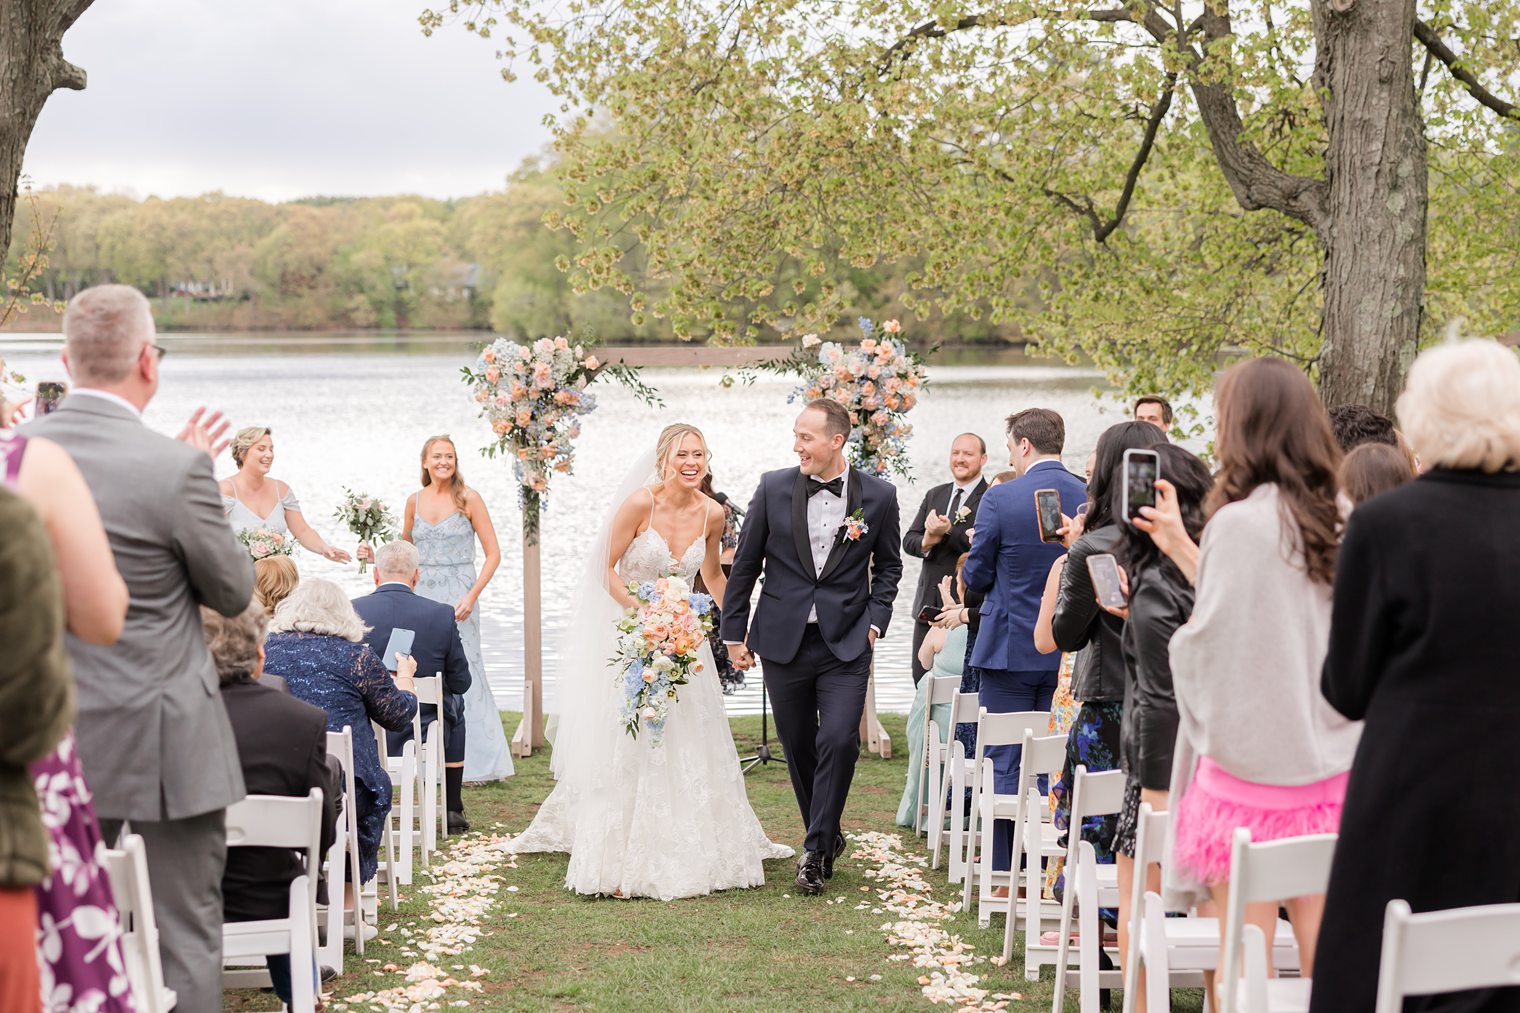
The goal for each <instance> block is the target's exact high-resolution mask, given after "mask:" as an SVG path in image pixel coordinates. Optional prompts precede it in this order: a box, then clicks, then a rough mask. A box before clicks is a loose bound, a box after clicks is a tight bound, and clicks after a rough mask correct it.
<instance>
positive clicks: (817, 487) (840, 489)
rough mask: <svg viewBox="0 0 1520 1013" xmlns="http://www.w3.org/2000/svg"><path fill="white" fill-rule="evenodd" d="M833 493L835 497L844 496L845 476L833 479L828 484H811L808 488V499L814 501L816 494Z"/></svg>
mask: <svg viewBox="0 0 1520 1013" xmlns="http://www.w3.org/2000/svg"><path fill="white" fill-rule="evenodd" d="M824 491H827V492H831V493H833V494H834V495H835V496H843V495H844V476H843V475H840V476H839V477H838V478H831V479H829V480H828V481H827V482H809V483H808V487H807V494H808V499H812V498H813V496H814V495H815V494H816V493H820V492H824Z"/></svg>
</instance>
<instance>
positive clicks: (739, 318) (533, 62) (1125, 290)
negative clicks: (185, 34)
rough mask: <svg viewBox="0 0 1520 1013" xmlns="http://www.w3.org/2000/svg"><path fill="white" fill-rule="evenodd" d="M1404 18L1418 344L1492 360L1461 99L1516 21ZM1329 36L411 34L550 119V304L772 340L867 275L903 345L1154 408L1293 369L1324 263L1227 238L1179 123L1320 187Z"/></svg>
mask: <svg viewBox="0 0 1520 1013" xmlns="http://www.w3.org/2000/svg"><path fill="white" fill-rule="evenodd" d="M1330 6H1332V7H1334V8H1335V10H1336V11H1337V12H1342V13H1344V12H1346V11H1350V10H1351V8H1352V7H1353V6H1354V5H1353V4H1352V3H1349V2H1348V3H1331V4H1330ZM1410 11H1411V13H1412V15H1413V18H1414V20H1415V21H1416V22H1417V23H1418V25H1419V27H1420V28H1422V29H1423V30H1425V31H1426V32H1429V33H1430V34H1431V36H1432V38H1433V39H1434V42H1433V43H1432V44H1428V45H1426V46H1423V47H1422V46H1420V45H1418V44H1416V45H1415V46H1414V47H1413V49H1414V51H1413V52H1412V53H1411V54H1409V55H1410V58H1411V59H1413V60H1414V61H1416V62H1415V64H1414V67H1415V68H1416V70H1417V71H1418V73H1417V75H1416V78H1417V87H1418V90H1419V100H1420V105H1421V112H1422V115H1423V118H1424V128H1425V134H1426V138H1427V141H1428V143H1429V147H1430V154H1429V166H1430V208H1429V229H1430V231H1429V237H1428V244H1427V259H1428V268H1429V273H1428V285H1427V291H1426V313H1425V316H1424V321H1425V330H1426V333H1427V334H1435V333H1438V332H1439V331H1440V329H1441V328H1442V327H1443V326H1444V325H1445V324H1446V323H1448V322H1449V321H1450V320H1451V319H1452V318H1454V317H1464V318H1466V319H1467V321H1468V326H1469V329H1471V330H1475V331H1478V332H1494V331H1497V330H1500V329H1502V328H1505V327H1507V326H1508V325H1510V324H1512V322H1513V321H1514V319H1515V317H1516V315H1517V311H1520V274H1517V273H1516V271H1515V258H1516V255H1517V252H1516V251H1517V249H1520V246H1517V243H1516V239H1517V238H1520V237H1517V235H1516V230H1517V228H1520V225H1517V221H1520V216H1517V215H1516V211H1517V210H1520V202H1517V200H1516V192H1517V188H1520V161H1517V154H1520V152H1517V145H1516V129H1517V126H1520V124H1517V122H1516V118H1517V115H1520V114H1517V113H1516V110H1515V109H1514V108H1513V107H1511V106H1508V104H1507V103H1505V102H1503V101H1502V100H1500V99H1494V102H1492V103H1485V104H1486V105H1488V108H1480V107H1479V103H1478V102H1476V101H1474V99H1473V97H1472V96H1473V94H1476V93H1477V92H1478V91H1482V92H1483V94H1485V95H1488V97H1489V98H1493V96H1492V95H1491V94H1489V93H1490V92H1493V91H1503V90H1505V86H1507V85H1510V84H1512V83H1513V81H1512V75H1511V71H1512V68H1513V47H1514V45H1515V40H1516V39H1517V38H1520V3H1517V2H1516V0H1498V2H1491V0H1421V2H1420V3H1419V5H1418V9H1417V10H1416V8H1415V4H1414V3H1413V2H1411V3H1410ZM1331 16H1332V15H1331V14H1330V13H1329V11H1328V8H1327V7H1326V6H1325V3H1324V2H1323V0H1314V3H1312V4H1311V3H1306V2H1287V3H1272V2H1266V3H1259V4H1250V5H1243V4H1237V5H1236V7H1235V9H1234V10H1232V9H1231V7H1230V5H1229V4H1228V3H1226V2H1224V0H1209V3H1208V4H1207V5H1205V4H1202V3H1198V2H1188V3H1182V2H1178V3H1175V4H1173V3H1157V2H1152V0H1130V2H1123V0H1119V2H1114V3H1110V4H1095V3H1082V4H1076V5H1050V4H1047V3H1043V2H1040V0H984V2H977V3H969V2H960V3H946V2H943V0H898V2H892V3H888V2H886V0H850V2H847V3H839V2H836V0H744V2H731V0H712V2H694V0H687V2H680V0H616V2H612V0H567V2H565V3H561V4H553V5H544V4H539V3H535V2H533V0H490V2H485V3H478V2H466V0H449V3H448V6H447V7H444V8H439V9H437V10H430V11H426V12H424V13H423V15H422V24H423V27H424V30H425V31H432V30H435V29H437V28H439V27H441V26H443V25H445V24H447V23H450V22H460V23H462V24H463V27H464V28H466V29H467V30H470V31H473V32H476V33H478V34H481V35H487V36H491V37H493V38H496V39H498V40H499V44H500V46H501V49H502V52H503V56H504V57H505V59H506V60H507V67H506V75H507V76H508V77H509V78H511V77H512V76H513V75H516V74H519V73H522V74H528V75H531V76H532V77H534V78H535V79H536V80H538V81H540V82H542V83H544V84H546V85H547V86H548V87H550V88H551V89H553V90H554V91H555V92H556V93H557V94H559V95H560V96H561V97H562V99H563V105H562V106H561V108H560V111H559V112H558V113H557V114H555V115H553V116H552V117H550V119H551V122H552V125H553V127H554V130H555V134H556V148H557V150H558V152H559V153H560V155H561V161H560V162H559V165H558V168H559V174H560V178H561V179H562V180H563V181H564V186H565V188H566V196H565V205H566V206H565V207H564V208H562V209H558V210H556V211H554V212H552V213H551V214H550V215H549V216H548V218H547V221H548V222H549V224H550V225H551V226H553V227H555V228H557V229H560V230H562V231H563V232H565V233H568V234H569V235H570V236H572V237H574V239H575V248H574V251H573V252H572V253H571V254H570V255H569V256H568V260H567V261H566V262H563V263H564V265H565V266H566V267H567V268H568V270H569V272H570V276H571V279H572V281H573V283H574V285H575V286H576V287H577V288H578V289H584V290H587V291H590V292H599V291H606V290H608V289H611V290H615V291H619V292H622V293H624V294H625V295H626V297H627V299H628V302H629V305H630V306H631V307H632V311H633V313H634V317H635V319H643V318H645V317H646V316H647V317H652V318H654V319H656V320H665V321H669V325H670V327H671V329H672V330H673V332H674V333H675V334H677V335H680V336H699V335H701V336H706V335H711V336H713V337H715V338H716V339H718V340H724V341H736V342H747V341H754V340H762V339H764V338H765V337H766V336H767V335H768V334H773V333H775V331H778V330H779V331H780V332H782V333H784V334H787V335H795V334H798V333H801V332H803V331H808V330H818V329H820V328H824V327H828V326H830V325H832V324H833V323H834V322H835V321H836V320H838V319H839V318H840V317H841V316H843V315H845V314H846V313H847V312H849V309H848V306H849V303H850V300H851V298H852V297H853V293H852V290H851V285H850V282H851V279H852V278H853V277H855V276H856V275H857V273H858V272H861V271H877V270H881V269H882V267H883V265H890V267H889V268H888V269H889V270H892V269H896V270H901V271H903V275H902V277H903V280H904V282H905V283H906V289H905V291H903V292H902V293H901V296H900V298H901V300H902V302H903V304H904V305H905V306H906V307H908V308H909V309H910V311H912V313H914V314H918V315H919V317H920V319H922V316H923V315H925V314H928V313H931V312H942V313H951V314H963V315H965V316H967V317H970V318H973V319H975V318H978V317H983V316H985V317H986V318H987V319H990V320H992V321H994V323H995V324H996V325H997V326H999V327H1011V328H1013V329H1015V330H1016V331H1018V332H1020V333H1023V334H1026V335H1029V336H1031V337H1034V338H1037V339H1038V340H1039V341H1040V343H1041V344H1042V345H1043V346H1044V348H1045V349H1046V350H1047V351H1049V352H1052V353H1056V354H1060V355H1065V356H1070V357H1075V356H1078V355H1085V356H1089V357H1091V358H1092V359H1094V360H1095V361H1097V362H1098V363H1099V364H1100V365H1102V366H1103V367H1105V368H1106V369H1107V370H1108V371H1109V372H1110V374H1112V375H1114V376H1115V377H1116V378H1120V379H1122V380H1123V381H1124V382H1125V383H1126V384H1127V386H1128V387H1129V388H1130V389H1132V390H1167V391H1181V390H1184V389H1189V388H1192V389H1197V388H1199V387H1202V386H1204V385H1206V384H1207V383H1208V381H1209V380H1210V378H1211V376H1212V372H1213V368H1214V365H1215V363H1216V361H1217V354H1218V353H1220V352H1221V351H1222V350H1225V349H1227V348H1231V347H1236V348H1244V349H1246V350H1248V351H1250V352H1253V353H1277V354H1281V355H1284V356H1287V357H1289V358H1292V359H1295V360H1297V361H1300V362H1302V363H1304V364H1305V365H1306V366H1308V365H1310V364H1312V362H1313V361H1314V360H1315V358H1316V356H1317V355H1318V354H1319V350H1320V343H1321V334H1320V320H1321V309H1322V285H1321V282H1322V279H1321V276H1320V272H1321V268H1322V265H1323V257H1324V248H1323V245H1322V244H1323V243H1324V242H1326V241H1328V240H1327V238H1326V236H1325V235H1324V234H1323V233H1322V234H1320V235H1316V232H1315V229H1314V228H1312V227H1311V226H1310V225H1309V224H1306V223H1305V222H1304V221H1303V220H1300V218H1295V217H1290V216H1289V214H1286V213H1281V212H1280V211H1276V210H1245V207H1250V206H1255V207H1273V206H1276V204H1283V205H1286V204H1288V203H1291V201H1290V200H1289V199H1288V198H1279V200H1278V201H1277V202H1276V204H1274V202H1272V201H1269V200H1266V199H1261V200H1258V198H1257V197H1256V196H1253V195H1252V194H1251V193H1249V192H1245V193H1242V189H1246V190H1247V191H1248V190H1249V188H1248V187H1243V185H1242V183H1241V175H1240V173H1239V172H1236V173H1233V174H1232V173H1230V172H1228V171H1222V170H1221V166H1222V165H1223V164H1224V162H1226V161H1228V160H1227V159H1225V158H1224V156H1222V155H1221V154H1220V152H1219V150H1218V149H1219V147H1220V138H1221V133H1220V130H1219V123H1220V122H1221V121H1220V119H1219V118H1218V117H1217V116H1216V117H1215V118H1214V119H1213V120H1210V118H1209V117H1208V116H1205V115H1204V108H1203V100H1202V99H1201V98H1200V95H1205V94H1207V93H1209V90H1210V89H1213V90H1214V91H1213V94H1214V95H1216V96H1220V95H1222V96H1223V103H1224V104H1227V105H1230V106H1232V107H1233V112H1232V113H1231V116H1234V115H1235V114H1236V113H1238V116H1239V121H1238V123H1237V124H1236V126H1237V127H1238V133H1237V134H1236V136H1234V137H1233V138H1231V139H1230V143H1232V144H1235V145H1237V148H1238V147H1241V146H1247V147H1249V148H1251V149H1252V151H1253V152H1255V153H1259V155H1260V157H1261V159H1262V161H1261V162H1260V165H1261V166H1262V167H1263V168H1262V173H1263V174H1267V175H1270V174H1273V173H1275V176H1272V178H1273V179H1274V180H1281V179H1287V180H1288V181H1289V182H1290V183H1294V182H1299V183H1303V184H1304V185H1309V184H1313V185H1321V184H1319V183H1318V182H1317V181H1318V180H1319V179H1320V178H1321V177H1323V175H1324V172H1325V154H1324V153H1325V151H1326V146H1327V143H1328V134H1329V130H1328V126H1327V121H1326V113H1325V104H1324V96H1323V94H1322V92H1321V91H1320V88H1321V87H1322V79H1321V78H1319V77H1317V72H1318V71H1322V70H1323V69H1324V68H1323V66H1321V67H1318V68H1317V67H1316V62H1315V61H1316V58H1317V57H1319V56H1321V55H1322V54H1320V53H1319V51H1318V47H1317V45H1316V30H1317V29H1316V22H1317V21H1318V25H1319V28H1320V29H1321V30H1322V29H1323V27H1324V24H1325V19H1326V18H1327V17H1331ZM1335 16H1339V15H1335ZM1354 16H1355V15H1354V13H1352V14H1347V15H1346V17H1354ZM1200 26H1202V27H1200ZM1440 47H1445V48H1446V51H1447V52H1448V53H1453V52H1454V54H1455V55H1454V57H1453V59H1451V60H1446V59H1445V58H1444V57H1442V58H1437V56H1436V54H1437V52H1438V50H1439V49H1440ZM1380 58H1383V59H1386V58H1387V56H1386V54H1384V56H1383V57H1380ZM1448 63H1449V64H1450V65H1451V67H1452V68H1454V70H1453V72H1448V67H1447V66H1444V65H1443V64H1448ZM1369 72H1370V67H1369ZM1463 74H1465V75H1467V77H1468V78H1469V79H1470V80H1459V79H1458V77H1459V76H1460V75H1463ZM1495 110H1498V111H1499V113H1500V115H1495V114H1494V112H1495ZM1215 111H1216V112H1217V108H1216V110H1215ZM609 120H610V121H613V122H615V123H617V124H619V125H620V126H621V128H622V129H619V130H609V129H607V128H606V124H607V122H608V121H609ZM1227 125H1228V124H1227ZM1268 163H1270V165H1269V164H1268ZM1385 171H1387V172H1397V171H1400V167H1399V166H1396V165H1391V166H1388V167H1387V168H1386V170H1385ZM1332 210H1333V209H1332ZM1410 213H1411V215H1412V216H1413V218H1412V220H1411V227H1416V226H1419V225H1421V223H1420V221H1419V219H1420V218H1422V217H1423V215H1422V213H1421V211H1420V209H1418V208H1412V209H1410ZM1376 310H1377V308H1376V307H1372V308H1369V311H1376ZM1383 311H1385V312H1393V311H1392V310H1391V309H1389V308H1387V307H1384V308H1383ZM906 319H907V318H906V317H905V320H906Z"/></svg>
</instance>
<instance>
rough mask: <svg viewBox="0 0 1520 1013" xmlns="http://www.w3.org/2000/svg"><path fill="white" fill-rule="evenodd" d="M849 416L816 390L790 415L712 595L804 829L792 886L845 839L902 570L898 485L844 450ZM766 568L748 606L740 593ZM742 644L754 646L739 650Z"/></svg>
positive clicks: (816, 888)
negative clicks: (788, 456) (869, 471)
mask: <svg viewBox="0 0 1520 1013" xmlns="http://www.w3.org/2000/svg"><path fill="white" fill-rule="evenodd" d="M849 435H850V415H849V412H847V411H846V410H845V409H844V408H843V407H842V406H840V405H839V404H838V403H837V402H835V401H829V400H820V401H814V402H813V403H812V404H810V405H808V406H807V407H806V408H805V409H803V411H802V414H801V415H799V416H798V417H797V422H796V425H795V426H794V427H793V436H794V442H793V450H794V451H795V452H796V454H797V459H798V463H799V466H798V467H796V468H787V469H785V470H782V471H772V472H769V473H768V474H766V475H763V476H761V478H760V487H759V488H758V489H756V490H755V496H754V499H752V500H751V501H750V504H749V512H748V514H747V515H746V516H745V521H744V527H743V529H742V530H741V531H740V533H739V548H738V550H737V551H736V552H735V554H734V567H733V573H732V574H731V575H730V576H729V578H728V590H727V591H726V592H725V594H724V598H723V629H722V632H723V639H724V641H725V642H726V643H728V644H729V645H730V646H729V654H730V656H731V657H732V659H733V662H734V664H735V665H737V666H738V667H739V668H742V669H748V668H749V667H750V666H751V665H753V664H754V656H759V658H760V660H761V661H762V662H764V666H765V673H764V674H765V688H766V691H767V692H768V693H769V694H770V700H771V706H772V707H774V708H775V713H776V736H777V738H779V739H780V740H781V745H782V747H783V748H784V749H785V751H786V763H787V769H788V771H790V773H791V776H792V791H793V793H794V794H796V796H797V805H798V808H800V809H801V810H802V821H803V823H804V824H806V826H807V840H806V843H805V844H804V845H803V847H804V850H803V852H802V857H801V858H800V859H799V860H798V862H797V887H798V889H799V890H801V891H802V892H803V893H804V894H809V895H817V894H820V893H822V892H823V883H824V880H826V879H829V878H830V877H832V876H833V874H834V860H835V859H836V858H838V857H839V855H840V854H841V853H842V852H843V851H844V836H843V835H842V834H841V833H840V830H839V824H840V818H841V816H842V815H843V813H844V803H845V799H846V798H847V797H848V795H849V792H850V781H851V780H852V779H853V778H854V776H855V760H856V758H857V757H858V756H859V754H860V716H861V712H862V711H863V710H864V708H865V699H866V683H867V681H868V680H869V679H870V677H871V655H872V651H873V650H874V649H875V646H876V639H877V638H878V637H880V636H881V635H882V634H883V633H885V632H886V631H887V624H888V623H889V622H890V621H891V618H892V602H893V600H894V599H895V598H896V597H897V582H898V580H899V579H900V578H901V577H902V555H901V550H900V549H899V541H898V519H897V490H896V489H895V488H893V486H892V484H891V483H890V482H884V481H882V480H881V479H879V478H876V477H875V476H872V475H865V474H862V473H861V472H860V471H859V470H858V469H855V468H851V467H850V466H849V465H848V464H847V463H846V461H845V457H844V445H845V442H846V441H847V440H848V439H849ZM762 573H763V574H764V576H765V585H764V587H763V589H762V590H761V592H760V603H759V604H758V605H757V606H756V607H755V610H754V618H753V619H751V618H750V592H751V591H753V590H754V587H755V581H756V580H757V579H758V578H759V577H760V576H761V574H762ZM751 652H753V654H752V653H751Z"/></svg>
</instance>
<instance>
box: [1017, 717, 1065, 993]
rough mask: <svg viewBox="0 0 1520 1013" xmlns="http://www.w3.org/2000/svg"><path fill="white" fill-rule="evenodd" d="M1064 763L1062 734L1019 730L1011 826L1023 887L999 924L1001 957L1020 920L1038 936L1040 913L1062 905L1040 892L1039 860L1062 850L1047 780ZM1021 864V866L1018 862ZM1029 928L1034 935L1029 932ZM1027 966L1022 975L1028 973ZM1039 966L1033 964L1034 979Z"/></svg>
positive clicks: (1053, 914)
mask: <svg viewBox="0 0 1520 1013" xmlns="http://www.w3.org/2000/svg"><path fill="white" fill-rule="evenodd" d="M1065 764H1066V736H1065V735H1064V734H1063V735H1040V736H1036V735H1034V734H1032V733H1031V734H1028V735H1025V736H1024V753H1023V755H1022V757H1021V758H1020V761H1019V791H1018V794H1019V797H1020V798H1022V799H1023V800H1024V804H1023V806H1021V807H1020V809H1019V815H1018V820H1017V821H1016V822H1015V824H1014V830H1013V859H1012V862H1011V863H1010V864H1011V865H1012V867H1013V869H1014V870H1015V874H1014V880H1013V881H1014V883H1015V884H1016V885H1018V884H1022V885H1023V887H1024V900H1023V901H1022V902H1015V904H1014V913H1013V917H1012V918H1010V919H1008V921H1007V922H1006V923H1005V924H1004V925H1003V960H1004V961H1007V960H1011V959H1012V958H1013V934H1014V932H1015V931H1016V929H1017V928H1018V925H1019V922H1020V919H1022V920H1023V924H1024V933H1025V938H1026V939H1028V938H1034V939H1036V940H1038V939H1039V938H1040V932H1041V931H1043V926H1044V921H1045V918H1047V917H1049V918H1050V919H1051V920H1052V921H1056V920H1058V919H1059V918H1060V917H1061V905H1059V904H1057V903H1056V902H1055V901H1048V900H1045V898H1044V892H1045V882H1044V880H1045V870H1044V863H1045V860H1046V859H1048V858H1054V857H1057V856H1059V855H1062V854H1064V853H1065V850H1064V849H1063V848H1062V847H1061V846H1060V844H1059V840H1060V832H1059V831H1058V830H1056V827H1055V824H1054V823H1053V822H1051V813H1050V796H1049V785H1050V782H1051V780H1052V779H1053V778H1055V777H1056V775H1058V774H1060V772H1061V768H1062V767H1063V766H1065ZM1042 776H1043V777H1044V778H1046V793H1045V794H1041V793H1040V780H1039V779H1040V778H1041V777H1042ZM1021 866H1022V868H1021ZM1030 933H1033V936H1030ZM1027 973H1028V972H1027V969H1026V975H1027ZM1039 976H1040V972H1039V969H1038V968H1035V970H1034V979H1036V980H1037V979H1038V978H1039Z"/></svg>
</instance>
